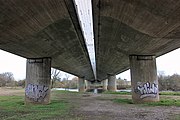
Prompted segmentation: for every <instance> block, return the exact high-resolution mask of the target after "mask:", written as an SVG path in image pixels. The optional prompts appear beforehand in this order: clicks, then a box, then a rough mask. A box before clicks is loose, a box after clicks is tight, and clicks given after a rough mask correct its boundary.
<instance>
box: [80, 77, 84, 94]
mask: <svg viewBox="0 0 180 120" xmlns="http://www.w3.org/2000/svg"><path fill="white" fill-rule="evenodd" d="M79 92H85V80H84V77H79Z"/></svg>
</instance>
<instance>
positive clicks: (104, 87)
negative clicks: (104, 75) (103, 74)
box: [102, 79, 107, 91]
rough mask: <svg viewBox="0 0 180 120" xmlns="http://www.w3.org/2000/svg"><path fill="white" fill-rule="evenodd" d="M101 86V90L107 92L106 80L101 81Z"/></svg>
mask: <svg viewBox="0 0 180 120" xmlns="http://www.w3.org/2000/svg"><path fill="white" fill-rule="evenodd" d="M102 84H103V90H104V91H106V90H107V79H106V80H103V81H102Z"/></svg>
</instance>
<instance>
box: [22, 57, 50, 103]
mask: <svg viewBox="0 0 180 120" xmlns="http://www.w3.org/2000/svg"><path fill="white" fill-rule="evenodd" d="M26 64H27V66H26V81H25V104H48V103H50V91H51V86H50V79H51V58H37V59H28V60H27V63H26Z"/></svg>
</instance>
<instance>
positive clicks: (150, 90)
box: [136, 82, 158, 99]
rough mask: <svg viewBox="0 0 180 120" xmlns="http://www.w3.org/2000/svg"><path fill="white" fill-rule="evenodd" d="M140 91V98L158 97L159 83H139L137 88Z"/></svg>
mask: <svg viewBox="0 0 180 120" xmlns="http://www.w3.org/2000/svg"><path fill="white" fill-rule="evenodd" d="M136 91H137V92H138V93H140V98H142V99H143V98H146V97H156V96H157V94H158V85H157V84H155V83H149V82H147V83H144V84H142V85H139V86H138V87H137V89H136Z"/></svg>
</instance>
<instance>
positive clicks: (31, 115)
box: [0, 96, 70, 120]
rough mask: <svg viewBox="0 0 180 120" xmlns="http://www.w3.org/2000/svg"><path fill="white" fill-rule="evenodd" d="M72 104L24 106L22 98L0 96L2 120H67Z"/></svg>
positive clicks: (62, 102)
mask: <svg viewBox="0 0 180 120" xmlns="http://www.w3.org/2000/svg"><path fill="white" fill-rule="evenodd" d="M69 111H70V104H69V103H68V102H66V101H63V100H52V101H51V104H49V105H28V106H25V105H24V98H23V97H20V96H0V118H1V120H27V119H28V120H40V119H56V118H67V117H68V116H69V115H68V114H69Z"/></svg>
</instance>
